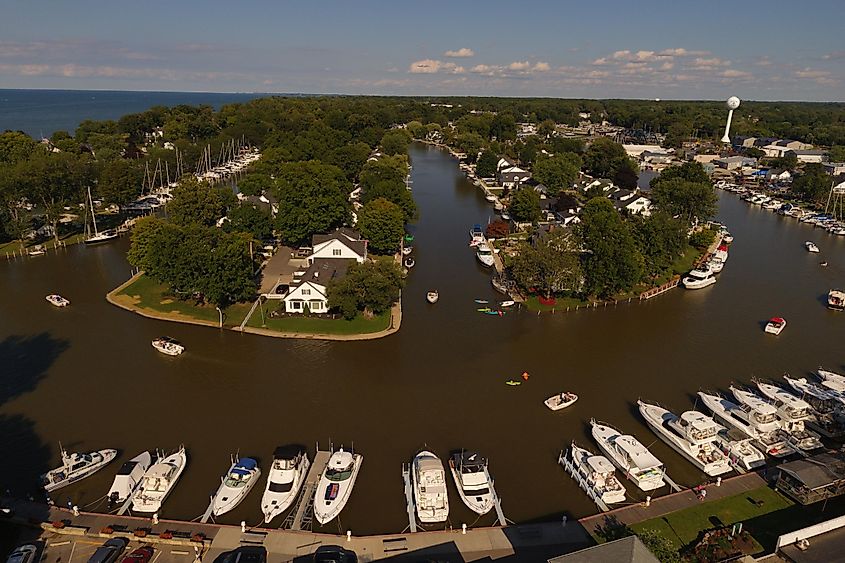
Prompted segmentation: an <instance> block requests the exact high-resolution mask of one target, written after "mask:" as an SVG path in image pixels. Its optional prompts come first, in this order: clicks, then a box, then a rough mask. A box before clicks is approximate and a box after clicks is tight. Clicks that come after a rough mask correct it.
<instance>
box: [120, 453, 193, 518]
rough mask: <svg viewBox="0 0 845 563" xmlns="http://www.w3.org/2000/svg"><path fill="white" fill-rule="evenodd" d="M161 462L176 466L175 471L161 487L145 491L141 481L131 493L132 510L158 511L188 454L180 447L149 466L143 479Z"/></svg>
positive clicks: (181, 469) (180, 473) (172, 486)
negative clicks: (137, 487)
mask: <svg viewBox="0 0 845 563" xmlns="http://www.w3.org/2000/svg"><path fill="white" fill-rule="evenodd" d="M162 463H166V464H169V465H172V466H173V467H175V468H176V471H175V472H174V473H173V474H172V475H171V476H170V478H169V479H168V481H167V483H166V484H165V487H164V488H163V489H157V490H151V491H146V490H144V488H143V483H142V485H141V487H140V488H139V489H138V490H137V491H136V492H135V494H134V495H133V498H132V510H135V511H137V512H159V511H160V510H161V506H162V504H164V501H165V499H167V497H168V495H170V493H171V492H172V491H173V488H174V487H175V486H176V483H177V482H178V481H179V477H181V476H182V472H183V471H185V465H187V463H188V456H187V454H186V453H185V448H180V449H179V451H178V452H176V453H174V454H171V455H169V456H167V457H166V458H164V459H163V460H161V461H159V462H158V463H156V464H154V465H152V466H150V468H149V469H148V470H147V473H145V475H144V477H145V479H146V477H147V476H148V475H149V473H150V471H152V470H153V469H154V468H155V467H157V466H158V465H159V464H162Z"/></svg>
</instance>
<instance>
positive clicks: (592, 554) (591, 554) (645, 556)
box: [548, 536, 658, 563]
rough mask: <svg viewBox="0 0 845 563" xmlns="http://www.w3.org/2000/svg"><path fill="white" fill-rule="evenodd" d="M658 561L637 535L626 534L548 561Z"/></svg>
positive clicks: (570, 562)
mask: <svg viewBox="0 0 845 563" xmlns="http://www.w3.org/2000/svg"><path fill="white" fill-rule="evenodd" d="M605 561H613V562H614V563H658V559H657V558H656V557H655V556H654V555H652V553H651V552H650V551H649V550H648V548H647V547H646V546H645V544H643V542H642V541H641V540H640V538H638V537H637V536H628V537H626V538H622V539H619V540H615V541H610V542H607V543H602V544H599V545H595V546H593V547H588V548H587V549H582V550H581V551H576V552H574V553H567V554H566V555H559V556H558V557H552V558H551V559H549V560H548V563H604V562H605Z"/></svg>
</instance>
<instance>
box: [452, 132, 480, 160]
mask: <svg viewBox="0 0 845 563" xmlns="http://www.w3.org/2000/svg"><path fill="white" fill-rule="evenodd" d="M455 144H456V145H457V146H458V148H459V149H461V150H462V151H463V152H464V153H466V155H467V161H469V162H475V160H476V158H478V151H480V150H481V149H482V148H483V147H484V138H483V137H482V136H481V135H479V134H477V133H462V134H460V135H458V136H457V138H456V139H455Z"/></svg>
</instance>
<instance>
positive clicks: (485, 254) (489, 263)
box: [475, 242, 496, 268]
mask: <svg viewBox="0 0 845 563" xmlns="http://www.w3.org/2000/svg"><path fill="white" fill-rule="evenodd" d="M475 257H476V258H478V261H479V262H481V265H482V266H484V267H485V268H492V267H493V264H495V263H496V261H495V260H494V258H493V250H492V249H491V248H490V247H489V246H488V245H487V243H486V242H482V243H480V244H479V245H478V246H477V250H476V252H475Z"/></svg>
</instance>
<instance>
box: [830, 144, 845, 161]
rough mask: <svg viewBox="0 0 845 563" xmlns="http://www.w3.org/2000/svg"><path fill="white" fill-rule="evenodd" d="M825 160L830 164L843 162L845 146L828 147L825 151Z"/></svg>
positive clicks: (844, 159)
mask: <svg viewBox="0 0 845 563" xmlns="http://www.w3.org/2000/svg"><path fill="white" fill-rule="evenodd" d="M827 158H828V159H829V160H830V162H845V145H838V146H833V147H830V150H829V151H827Z"/></svg>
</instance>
